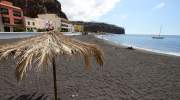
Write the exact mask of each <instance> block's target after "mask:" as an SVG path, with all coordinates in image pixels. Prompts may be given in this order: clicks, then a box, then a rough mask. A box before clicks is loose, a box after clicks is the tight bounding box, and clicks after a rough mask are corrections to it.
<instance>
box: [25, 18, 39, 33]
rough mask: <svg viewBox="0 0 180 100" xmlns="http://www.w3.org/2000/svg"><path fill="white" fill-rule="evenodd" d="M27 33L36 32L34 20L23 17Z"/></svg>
mask: <svg viewBox="0 0 180 100" xmlns="http://www.w3.org/2000/svg"><path fill="white" fill-rule="evenodd" d="M24 20H25V26H26V31H27V32H37V28H36V24H37V23H36V20H35V18H30V17H24Z"/></svg>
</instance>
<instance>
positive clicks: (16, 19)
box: [0, 0, 25, 32]
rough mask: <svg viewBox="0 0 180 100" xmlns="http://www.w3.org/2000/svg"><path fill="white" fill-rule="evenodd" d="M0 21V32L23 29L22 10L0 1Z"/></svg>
mask: <svg viewBox="0 0 180 100" xmlns="http://www.w3.org/2000/svg"><path fill="white" fill-rule="evenodd" d="M0 19H1V21H0V24H1V25H0V31H3V32H16V31H24V29H25V26H24V16H23V10H22V9H21V8H19V7H16V6H13V4H12V3H11V2H8V1H5V0H2V1H0Z"/></svg>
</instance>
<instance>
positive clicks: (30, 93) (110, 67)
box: [0, 36, 180, 100]
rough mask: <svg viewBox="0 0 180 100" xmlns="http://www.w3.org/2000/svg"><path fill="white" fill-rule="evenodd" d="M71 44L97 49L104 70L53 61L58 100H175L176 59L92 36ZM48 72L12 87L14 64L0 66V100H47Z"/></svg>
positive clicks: (179, 98) (178, 87)
mask: <svg viewBox="0 0 180 100" xmlns="http://www.w3.org/2000/svg"><path fill="white" fill-rule="evenodd" d="M73 38H76V39H79V40H81V41H86V42H89V43H96V44H98V45H99V46H100V47H101V48H102V49H103V51H104V59H105V65H104V66H103V67H99V66H98V65H96V64H95V62H94V61H92V69H91V71H85V70H84V63H83V61H81V58H78V59H77V58H65V57H59V58H57V59H56V65H57V76H58V77H57V80H58V81H57V83H58V95H59V97H60V99H61V100H180V57H175V56H168V55H160V54H155V53H150V52H145V51H139V50H128V49H126V48H124V47H121V46H115V45H112V44H108V43H107V42H105V41H103V40H100V39H97V38H94V37H93V36H75V37H73ZM14 41H17V39H11V40H0V44H4V43H8V42H14ZM52 82H53V80H52V71H51V70H49V71H47V72H46V73H39V74H37V72H36V71H30V72H29V74H28V76H27V78H26V79H25V80H23V81H21V82H19V83H18V82H17V81H16V77H15V61H14V60H13V59H11V58H9V59H7V60H3V61H0V100H52V98H53V83H52Z"/></svg>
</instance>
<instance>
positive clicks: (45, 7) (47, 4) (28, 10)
mask: <svg viewBox="0 0 180 100" xmlns="http://www.w3.org/2000/svg"><path fill="white" fill-rule="evenodd" d="M7 1H10V2H12V3H13V4H14V5H15V6H18V7H20V8H22V9H23V10H24V15H25V16H29V17H37V14H43V13H55V14H57V15H58V16H60V17H62V18H66V19H67V16H66V15H65V13H64V12H62V10H61V4H60V3H59V2H58V1H57V0H7Z"/></svg>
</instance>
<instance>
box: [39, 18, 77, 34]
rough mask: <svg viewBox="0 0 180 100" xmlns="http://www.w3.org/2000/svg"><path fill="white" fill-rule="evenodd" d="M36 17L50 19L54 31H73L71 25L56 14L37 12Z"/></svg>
mask: <svg viewBox="0 0 180 100" xmlns="http://www.w3.org/2000/svg"><path fill="white" fill-rule="evenodd" d="M38 18H40V19H44V20H48V21H50V23H51V24H52V26H53V27H54V30H55V31H62V32H74V27H73V25H72V24H71V23H69V21H68V20H66V19H64V18H60V17H59V16H57V15H56V14H39V15H38Z"/></svg>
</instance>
